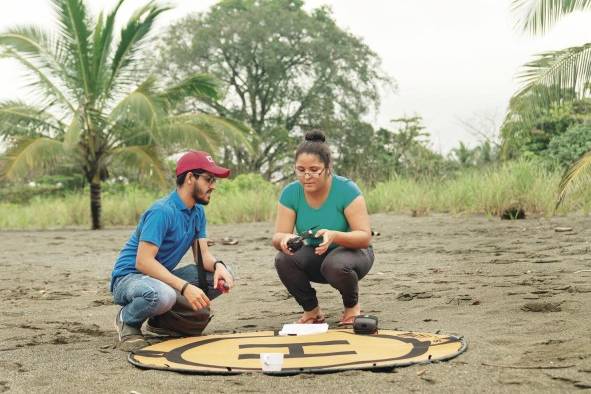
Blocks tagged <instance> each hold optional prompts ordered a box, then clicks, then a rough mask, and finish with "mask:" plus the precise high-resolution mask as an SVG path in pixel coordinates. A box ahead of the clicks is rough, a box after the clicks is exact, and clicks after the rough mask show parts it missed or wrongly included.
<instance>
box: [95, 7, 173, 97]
mask: <svg viewBox="0 0 591 394" xmlns="http://www.w3.org/2000/svg"><path fill="white" fill-rule="evenodd" d="M170 8H171V7H169V6H159V5H156V4H155V2H154V1H150V2H149V3H148V4H146V5H145V6H144V7H141V8H139V9H138V10H137V11H136V12H135V13H134V14H133V15H132V16H131V18H130V19H129V21H128V22H127V25H126V26H125V27H124V28H123V29H122V30H121V37H120V39H119V43H118V46H117V49H116V51H115V55H114V56H113V60H112V63H111V76H110V79H109V82H108V84H107V87H106V89H111V88H112V87H113V86H114V85H116V84H117V83H118V82H117V79H118V78H120V76H121V74H122V72H123V71H124V70H125V69H126V68H128V67H130V66H131V65H133V64H135V63H136V62H135V60H136V55H137V53H138V52H139V51H140V49H141V48H142V44H143V43H144V41H145V39H146V37H147V36H148V35H149V33H150V32H151V30H152V26H153V25H154V22H155V21H156V19H157V18H158V16H159V15H160V14H161V13H163V12H165V11H167V10H169V9H170Z"/></svg>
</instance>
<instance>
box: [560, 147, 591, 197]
mask: <svg viewBox="0 0 591 394" xmlns="http://www.w3.org/2000/svg"><path fill="white" fill-rule="evenodd" d="M589 184H591V152H588V153H586V154H584V155H583V156H582V157H581V158H580V159H579V160H577V161H576V162H575V163H574V164H573V165H572V166H571V167H570V168H569V169H568V170H567V171H566V173H565V174H564V176H563V177H562V179H561V180H560V184H559V186H558V198H557V201H556V208H558V207H559V206H560V204H562V203H563V202H564V200H565V199H566V197H567V196H568V195H569V194H570V193H572V192H574V191H576V190H579V189H580V188H581V187H583V186H588V185H589Z"/></svg>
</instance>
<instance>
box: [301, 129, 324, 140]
mask: <svg viewBox="0 0 591 394" xmlns="http://www.w3.org/2000/svg"><path fill="white" fill-rule="evenodd" d="M306 141H310V142H326V137H325V136H324V133H323V132H322V131H320V130H312V131H308V132H307V133H306Z"/></svg>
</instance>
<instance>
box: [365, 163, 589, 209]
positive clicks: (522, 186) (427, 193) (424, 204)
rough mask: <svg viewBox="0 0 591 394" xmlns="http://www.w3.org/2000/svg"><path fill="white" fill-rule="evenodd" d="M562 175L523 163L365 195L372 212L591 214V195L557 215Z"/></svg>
mask: <svg viewBox="0 0 591 394" xmlns="http://www.w3.org/2000/svg"><path fill="white" fill-rule="evenodd" d="M559 182H560V174H559V173H556V172H549V171H547V170H545V169H544V168H542V167H541V166H538V165H536V164H534V163H532V162H527V161H521V162H512V163H506V164H503V165H501V166H500V167H491V168H487V169H472V170H466V171H464V172H463V173H461V174H460V175H459V176H457V177H455V178H453V179H448V180H430V181H413V180H408V179H395V180H391V181H389V182H385V183H381V184H378V185H377V186H376V187H374V188H373V189H372V190H369V191H368V192H367V193H366V196H367V204H368V209H369V211H370V212H371V213H375V212H397V213H408V212H411V213H414V214H417V215H420V214H426V213H428V212H445V213H452V214H463V213H465V214H485V215H499V214H500V213H501V212H503V210H505V209H506V208H509V207H511V206H519V207H522V208H524V209H525V212H526V214H535V215H544V216H551V215H554V214H564V213H566V212H573V211H582V212H584V213H588V212H589V210H590V209H591V194H590V193H580V194H578V195H575V196H572V198H570V199H568V200H567V201H566V202H565V204H564V205H563V206H562V207H560V209H559V210H558V211H557V212H555V211H554V206H555V204H556V190H557V187H558V183H559Z"/></svg>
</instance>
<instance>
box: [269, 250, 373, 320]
mask: <svg viewBox="0 0 591 394" xmlns="http://www.w3.org/2000/svg"><path fill="white" fill-rule="evenodd" d="M373 260H374V255H373V248H372V247H371V246H370V247H369V248H367V249H347V248H344V247H342V246H338V247H336V248H334V249H331V250H329V251H328V252H327V253H325V254H323V255H321V256H318V255H316V254H314V247H312V246H304V247H302V248H301V249H300V250H298V251H297V252H296V253H295V254H294V255H293V256H289V255H286V254H285V253H283V252H279V253H278V254H277V256H276V257H275V268H276V269H277V273H278V274H279V278H280V279H281V282H283V285H284V286H285V287H286V288H287V290H288V291H289V293H290V294H291V295H292V296H293V297H294V298H295V299H296V301H297V302H298V304H300V305H301V306H302V308H304V310H305V311H311V310H312V309H314V308H316V307H317V306H318V299H317V298H316V291H315V290H314V289H313V288H312V286H311V285H310V282H316V283H328V284H330V285H331V286H332V287H334V288H335V289H337V290H338V291H339V292H340V293H341V296H342V297H343V305H344V306H345V308H351V307H353V306H355V305H356V304H357V302H358V297H359V287H358V285H357V282H358V281H359V279H361V278H363V277H364V276H365V275H367V273H368V272H369V270H370V269H371V266H372V265H373Z"/></svg>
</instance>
